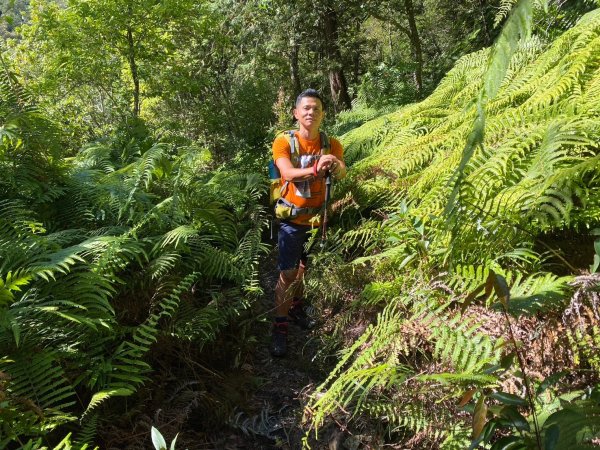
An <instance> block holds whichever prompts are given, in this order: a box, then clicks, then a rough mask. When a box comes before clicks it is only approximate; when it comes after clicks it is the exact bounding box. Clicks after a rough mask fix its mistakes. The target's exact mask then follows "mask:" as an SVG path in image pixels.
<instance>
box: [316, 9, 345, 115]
mask: <svg viewBox="0 0 600 450" xmlns="http://www.w3.org/2000/svg"><path fill="white" fill-rule="evenodd" d="M323 22H324V38H325V42H324V44H325V53H326V55H327V65H328V72H329V87H330V89H331V98H332V99H333V109H334V112H335V113H336V114H337V113H338V112H340V111H343V110H345V109H350V108H352V103H351V102H350V95H349V94H348V84H347V83H346V77H345V76H344V69H343V65H342V55H341V52H340V48H339V45H338V24H337V16H336V13H335V11H334V10H333V9H332V8H327V9H326V10H325V14H324V17H323Z"/></svg>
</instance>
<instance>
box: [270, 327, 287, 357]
mask: <svg viewBox="0 0 600 450" xmlns="http://www.w3.org/2000/svg"><path fill="white" fill-rule="evenodd" d="M287 334H288V322H274V323H273V335H272V336H271V339H272V340H271V355H273V356H277V357H281V356H285V354H286V352H287Z"/></svg>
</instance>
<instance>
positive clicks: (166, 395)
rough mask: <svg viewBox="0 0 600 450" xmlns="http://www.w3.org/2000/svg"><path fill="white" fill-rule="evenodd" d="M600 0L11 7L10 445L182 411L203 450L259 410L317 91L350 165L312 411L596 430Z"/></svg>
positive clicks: (318, 423) (338, 208)
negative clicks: (279, 169)
mask: <svg viewBox="0 0 600 450" xmlns="http://www.w3.org/2000/svg"><path fill="white" fill-rule="evenodd" d="M597 7H598V5H597V2H594V1H586V0H579V1H560V0H559V1H551V2H548V3H547V4H546V3H545V2H529V1H525V0H521V1H517V2H515V1H497V2H490V1H486V0H480V1H474V2H454V1H452V2H451V1H446V0H424V1H417V0H414V1H413V0H402V1H378V2H375V1H363V2H336V1H327V2H308V1H304V0H299V1H296V2H283V1H268V0H264V1H263V0H261V1H249V2H238V1H229V0H224V1H220V0H215V1H211V2H192V1H187V0H173V1H160V2H159V1H148V0H138V1H113V0H107V1H96V0H88V1H80V0H71V1H65V2H55V1H46V0H42V1H31V2H23V1H7V0H2V2H1V3H0V11H2V15H1V16H0V19H2V25H1V28H0V29H1V33H2V35H3V42H2V48H1V49H0V50H1V51H2V59H1V62H2V73H1V76H0V120H1V125H2V127H1V128H0V138H1V147H0V168H1V170H2V174H3V176H2V178H1V179H0V257H1V260H0V308H2V313H3V314H2V318H1V319H0V348H1V349H2V351H1V352H0V357H1V358H2V359H0V406H1V408H0V417H1V418H2V425H0V430H1V434H0V447H6V448H30V449H33V448H54V447H56V448H71V447H73V448H86V446H91V447H92V448H93V446H94V444H99V445H100V446H101V447H102V448H104V446H106V447H107V448H110V447H111V446H113V447H114V448H118V444H115V442H114V441H111V436H112V437H114V436H116V435H119V433H121V432H122V430H124V429H128V428H129V429H134V428H135V426H133V425H132V424H133V423H136V426H140V427H141V428H142V429H144V430H146V431H147V430H149V425H150V424H149V423H146V422H144V423H143V424H141V425H140V417H142V416H143V417H144V420H147V419H148V417H149V415H144V410H145V409H148V408H153V409H156V411H158V410H159V409H160V408H159V406H160V405H163V406H164V408H165V410H166V411H167V412H165V413H164V415H163V416H161V417H160V421H161V424H163V425H165V426H167V427H168V429H169V431H174V432H176V431H183V432H184V441H183V443H182V444H181V445H186V446H188V447H189V448H194V443H195V445H198V448H204V447H201V445H210V443H211V442H213V443H214V440H213V439H214V433H215V430H217V431H216V433H218V432H219V430H226V429H228V428H227V427H231V426H235V424H232V420H231V415H232V412H233V411H234V410H235V407H236V406H238V405H240V404H243V397H244V395H245V394H246V393H247V392H249V391H251V390H252V388H253V387H252V385H253V384H254V383H256V382H258V380H256V379H255V378H253V377H252V376H251V374H249V373H247V370H246V367H247V365H245V363H246V361H248V359H249V358H251V357H252V354H253V351H254V350H255V349H254V347H255V346H256V343H257V342H259V341H260V339H259V338H257V336H256V334H255V333H256V330H255V328H254V323H255V322H256V316H257V311H256V304H257V300H258V299H259V298H260V297H261V296H262V295H263V290H262V288H261V286H260V283H259V278H260V274H261V270H263V268H262V267H261V264H262V263H261V262H262V261H264V258H265V255H266V254H267V253H268V252H269V246H268V245H267V244H265V236H266V231H267V228H268V222H269V211H268V207H267V204H266V192H267V180H266V166H267V164H266V162H267V160H268V158H269V145H270V142H271V140H272V138H273V136H274V135H275V133H276V132H277V131H281V130H284V129H287V128H290V127H293V123H292V122H291V114H290V111H291V107H292V105H293V99H294V98H295V96H296V95H297V94H298V93H299V92H300V91H301V90H303V89H304V88H306V87H313V88H317V89H319V90H320V91H321V92H322V93H323V94H324V96H325V97H326V106H327V123H326V125H325V126H326V128H327V129H328V131H330V132H331V133H332V134H336V135H339V136H341V137H342V141H343V143H344V145H345V147H346V151H347V153H346V155H347V160H348V163H349V164H351V165H352V171H351V176H350V180H349V181H348V182H347V183H345V184H344V183H342V184H341V185H340V186H338V188H337V192H336V202H335V205H334V211H335V212H336V215H337V217H338V219H337V223H335V224H334V225H335V226H336V229H337V234H335V236H334V238H332V239H331V244H330V246H329V247H328V248H327V250H326V251H323V252H321V253H320V254H319V255H317V256H315V261H314V264H315V269H316V270H315V271H314V275H313V276H312V278H310V279H309V280H307V283H308V284H307V289H308V291H309V292H310V293H311V295H312V296H313V297H314V298H315V303H316V306H317V308H319V310H320V311H322V312H326V313H327V314H324V323H323V328H322V330H323V331H324V333H323V335H322V336H321V337H320V339H321V345H322V350H321V351H320V352H319V355H318V357H316V358H315V361H314V364H315V365H317V366H318V367H319V369H320V370H322V371H323V373H324V374H327V373H329V376H328V377H327V376H324V382H323V384H322V385H321V386H319V387H317V388H315V391H314V396H312V397H311V399H310V400H309V402H308V405H307V408H306V410H305V416H304V422H303V423H304V424H305V426H306V428H307V430H313V431H314V430H318V429H322V428H323V427H326V426H329V425H331V424H332V423H335V424H337V425H338V426H339V425H340V423H343V424H344V425H343V426H341V429H344V430H348V429H352V430H354V433H355V434H356V433H358V432H360V433H364V432H365V430H366V431H367V432H368V433H369V441H368V442H366V441H365V442H363V443H362V444H361V445H364V446H366V447H365V448H367V447H368V446H369V445H371V446H374V447H377V446H378V445H384V443H390V442H391V443H396V444H397V445H404V446H405V447H408V448H429V447H431V448H469V446H471V447H470V448H486V447H484V446H486V445H487V446H488V447H489V446H492V445H494V446H495V447H493V448H540V449H541V448H544V449H548V450H549V449H552V448H556V449H560V448H591V447H593V446H594V445H597V444H598V429H599V426H600V413H599V411H600V406H599V405H598V400H597V399H598V396H599V395H600V394H599V392H598V384H597V383H598V369H599V367H600V366H599V365H598V361H599V353H598V349H599V348H600V341H599V336H600V333H599V331H598V319H599V318H598V301H599V300H598V295H597V284H598V280H597V277H595V275H594V272H596V271H597V269H598V266H599V264H600V247H599V244H598V240H596V238H595V236H596V234H595V233H597V230H598V227H599V226H600V223H599V219H598V217H599V216H598V214H597V194H598V186H597V183H598V182H597V180H598V176H597V151H598V138H597V136H598V120H599V119H598V110H597V107H595V106H594V105H596V104H598V103H597V101H596V100H597V99H598V97H597V96H598V95H599V92H600V90H599V89H598V86H600V84H599V83H598V73H599V72H598V70H599V69H598V66H599V64H600V62H599V61H600V57H599V55H598V50H597V49H598V45H597V44H598V42H599V41H598V29H599V27H598V18H597V10H595V8H597ZM594 14H595V15H594ZM578 23H579V24H578ZM576 24H578V25H577V27H579V28H573V27H575V26H576ZM530 29H531V31H532V34H533V37H530V36H529V34H530V33H529V30H530ZM569 30H570V31H569ZM494 43H496V44H495V45H496V46H495V47H494V48H495V49H496V50H494V51H490V50H489V48H490V46H492V45H493V44H494ZM517 43H518V44H517ZM498 49H499V50H498ZM489 61H491V62H489ZM442 80H443V81H442ZM503 80H504V81H503ZM440 82H441V83H440ZM479 92H484V93H485V96H481V95H479V94H478V93H479ZM496 96H497V98H496ZM478 98H479V100H478ZM478 107H479V109H478ZM484 118H485V120H486V121H487V122H486V126H487V127H488V131H487V134H484V133H483V130H484V127H483V123H484V120H483V119H484ZM546 169H547V170H546ZM565 180H568V181H565ZM482 230H483V231H482ZM494 236H495V237H494ZM586 277H587V278H586ZM509 286H510V287H509ZM492 291H494V292H495V294H496V295H497V297H499V298H500V299H501V300H502V301H501V302H500V303H498V302H496V301H495V300H493V298H494V296H493V295H491V294H492ZM510 291H511V292H513V294H515V293H516V297H517V299H518V301H517V302H516V303H511V306H510V307H508V306H507V304H508V298H509V297H510V294H509V292H510ZM482 297H485V298H482ZM574 301H575V302H576V303H573V302H574ZM502 305H504V306H505V307H506V308H505V309H504V310H503V309H502ZM514 305H516V306H514ZM566 312H567V316H569V314H571V316H570V317H571V318H572V317H575V316H577V317H578V318H579V321H575V320H574V319H573V320H571V318H569V317H567V316H565V315H564V314H565V313H566ZM465 315H466V316H465ZM263 317H264V316H263ZM481 318H485V319H487V320H488V322H485V321H484V323H482V322H481V321H480V320H479V319H481ZM511 318H512V319H511ZM263 320H264V319H263ZM511 320H513V321H516V322H515V324H514V327H513V328H511ZM517 322H518V324H517ZM490 324H494V325H493V326H492V325H490ZM501 324H502V325H501ZM561 324H562V325H561ZM505 325H507V326H508V328H506V327H505ZM556 330H562V332H563V334H564V335H565V336H566V340H563V341H561V340H560V339H559V336H558V335H559V334H561V333H560V332H559V331H556ZM509 331H510V333H509ZM546 333H549V334H546ZM550 335H551V336H550ZM539 336H541V338H540V339H539V340H538V339H537V337H539ZM540 342H541V344H540ZM539 345H541V346H542V348H541V349H540V347H539ZM544 346H546V347H544ZM548 346H550V347H553V346H557V348H560V349H561V350H560V353H561V356H560V357H558V356H557V354H558V353H559V352H556V353H555V354H553V357H554V359H552V360H551V362H549V360H545V359H544V358H542V359H541V360H540V359H538V358H536V356H535V355H536V354H542V355H545V354H546V353H544V352H545V351H546V350H544V349H547V348H548ZM563 350H564V351H563ZM524 354H526V356H523V355H524ZM432 392H434V393H435V394H434V396H433V397H434V398H431V396H428V395H427V393H429V394H431V393H432ZM457 404H460V406H457ZM149 405H151V406H149ZM165 405H169V408H167V407H166V406H165ZM207 411H210V412H211V413H210V414H207ZM157 414H158V413H157ZM156 417H158V416H155V418H156ZM440 418H441V419H440ZM434 419H435V420H434ZM440 420H441V421H442V422H443V426H441V427H440V426H439V425H436V421H437V422H439V421H440ZM234 422H235V421H234ZM119 430H120V431H119ZM191 430H193V431H191ZM185 433H188V434H185ZM211 433H212V434H211ZM121 436H122V434H121ZM130 438H131V441H129V445H134V444H133V442H135V441H136V440H137V441H139V442H140V444H139V447H140V448H144V446H145V445H147V442H148V441H147V436H141V437H140V436H137V435H132V436H130ZM306 445H309V441H308V440H307V441H306ZM510 445H513V447H510ZM576 446H579V447H576ZM403 448H404V447H403Z"/></svg>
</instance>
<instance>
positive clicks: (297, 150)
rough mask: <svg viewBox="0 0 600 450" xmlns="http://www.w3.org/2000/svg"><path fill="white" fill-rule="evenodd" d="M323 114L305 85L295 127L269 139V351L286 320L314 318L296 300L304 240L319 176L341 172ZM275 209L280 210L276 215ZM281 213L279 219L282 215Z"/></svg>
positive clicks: (278, 349) (314, 215)
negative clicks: (275, 251) (275, 183)
mask: <svg viewBox="0 0 600 450" xmlns="http://www.w3.org/2000/svg"><path fill="white" fill-rule="evenodd" d="M324 115H325V108H324V103H323V99H322V98H321V96H320V95H319V93H318V92H317V91H316V90H314V89H307V90H306V91H304V92H302V93H301V94H300V95H299V96H298V98H297V99H296V104H295V107H294V117H295V119H296V120H297V121H298V125H299V129H298V130H296V131H293V132H289V133H287V135H286V133H282V134H280V135H279V136H277V137H276V138H275V141H274V142H273V160H274V161H275V164H276V165H277V168H278V169H279V172H280V173H281V179H282V183H283V187H282V189H281V199H280V200H278V203H277V207H276V215H277V216H278V217H279V218H280V219H281V225H280V228H279V236H278V244H279V258H278V268H279V280H278V281H277V285H276V286H275V323H274V324H273V341H272V347H271V354H272V355H273V356H284V355H285V353H286V350H287V329H288V321H289V319H291V320H292V321H294V322H295V323H296V324H298V325H300V326H301V327H303V328H305V329H308V328H311V327H312V326H313V325H314V322H313V321H312V320H311V319H310V317H308V315H307V314H306V311H305V310H304V306H303V304H302V284H303V275H304V269H305V267H306V260H307V255H306V253H305V250H304V244H305V243H306V242H307V240H308V238H309V235H310V230H311V228H312V227H315V226H319V225H320V212H321V207H322V206H323V202H324V201H325V179H326V176H327V175H329V174H331V175H332V176H333V177H334V178H338V179H339V178H343V177H344V176H345V175H346V165H345V164H344V161H343V159H342V157H343V149H342V145H341V144H340V143H339V141H337V140H336V139H328V138H327V135H326V134H325V133H322V132H320V130H319V128H320V126H321V121H322V120H323V116H324ZM277 208H281V210H282V211H283V213H282V214H280V211H278V209H277ZM282 217H283V218H282Z"/></svg>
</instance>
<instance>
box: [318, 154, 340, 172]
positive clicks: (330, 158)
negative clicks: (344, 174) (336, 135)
mask: <svg viewBox="0 0 600 450" xmlns="http://www.w3.org/2000/svg"><path fill="white" fill-rule="evenodd" d="M340 165H341V163H340V160H339V159H337V158H336V157H335V156H334V155H331V154H329V155H323V156H321V157H320V158H319V161H318V162H317V173H318V174H319V176H320V177H324V176H325V174H326V173H327V171H331V172H335V171H336V169H337V168H338V167H340Z"/></svg>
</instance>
